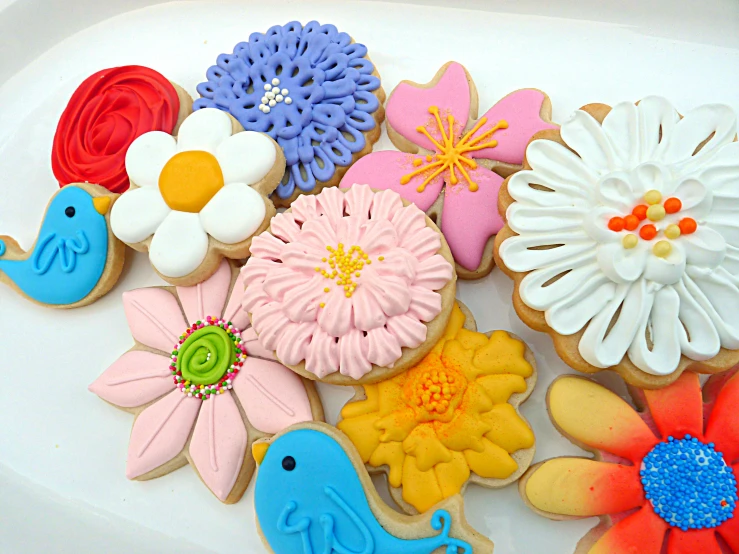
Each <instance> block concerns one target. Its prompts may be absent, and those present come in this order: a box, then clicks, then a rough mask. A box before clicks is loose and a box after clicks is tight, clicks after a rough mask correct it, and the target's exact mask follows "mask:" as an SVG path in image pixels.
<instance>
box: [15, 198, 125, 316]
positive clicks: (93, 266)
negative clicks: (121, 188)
mask: <svg viewBox="0 0 739 554" xmlns="http://www.w3.org/2000/svg"><path fill="white" fill-rule="evenodd" d="M110 204H111V197H109V196H98V195H97V193H94V194H93V193H91V192H88V191H87V190H85V189H83V188H81V187H78V186H74V185H72V186H69V187H65V188H64V189H62V190H60V191H59V192H57V193H56V194H55V195H54V197H53V198H52V199H51V202H50V203H49V206H48V207H47V209H46V214H45V215H44V220H43V223H42V224H41V229H40V231H39V234H38V238H37V239H36V242H35V244H34V246H33V248H32V250H31V252H30V253H28V254H27V256H25V258H24V259H20V257H21V256H23V255H24V254H25V253H23V252H22V251H21V250H20V248H18V246H17V243H16V242H15V241H14V240H13V239H9V237H4V238H5V239H6V240H8V241H9V243H8V244H6V243H5V241H3V240H2V238H0V275H2V277H4V278H5V279H6V280H8V281H10V282H12V283H13V284H14V285H15V286H17V287H18V288H19V289H20V291H21V292H22V293H23V294H24V295H26V296H28V297H29V298H31V299H32V300H35V301H36V302H40V303H42V304H49V305H53V306H66V305H70V304H75V303H77V302H80V301H82V300H83V299H84V298H86V297H87V296H88V295H89V294H90V293H91V292H92V291H93V289H94V288H95V287H96V286H97V284H98V282H99V281H100V278H101V277H102V275H103V273H104V272H105V269H106V266H107V260H108V248H109V236H108V223H107V221H106V219H105V214H106V213H107V212H108V209H109V208H110ZM10 254H12V255H13V257H11V258H5V259H4V258H2V256H3V255H10Z"/></svg>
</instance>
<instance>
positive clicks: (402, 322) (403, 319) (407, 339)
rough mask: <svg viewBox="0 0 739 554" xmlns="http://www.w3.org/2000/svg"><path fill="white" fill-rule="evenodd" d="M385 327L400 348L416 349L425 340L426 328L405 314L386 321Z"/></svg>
mask: <svg viewBox="0 0 739 554" xmlns="http://www.w3.org/2000/svg"><path fill="white" fill-rule="evenodd" d="M386 327H387V330H388V331H390V333H391V334H392V335H394V336H395V337H396V338H397V339H398V344H400V346H405V347H407V348H416V347H418V346H420V345H421V343H423V341H425V340H426V331H427V329H426V326H425V325H424V324H423V323H421V322H420V321H418V320H417V319H414V318H412V317H409V316H407V315H405V314H403V315H398V316H395V317H391V318H390V319H388V320H387V325H386Z"/></svg>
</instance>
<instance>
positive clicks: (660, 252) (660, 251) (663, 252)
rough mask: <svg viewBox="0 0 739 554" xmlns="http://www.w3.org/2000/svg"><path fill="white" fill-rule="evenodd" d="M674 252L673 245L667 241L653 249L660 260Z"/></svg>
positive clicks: (659, 243) (662, 241)
mask: <svg viewBox="0 0 739 554" xmlns="http://www.w3.org/2000/svg"><path fill="white" fill-rule="evenodd" d="M670 252H672V245H671V244H670V243H669V242H667V241H666V240H661V241H659V242H658V243H657V244H655V245H654V248H652V253H653V254H654V255H655V256H657V257H658V258H666V257H667V256H669V255H670Z"/></svg>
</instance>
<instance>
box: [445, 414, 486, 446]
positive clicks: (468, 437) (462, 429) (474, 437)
mask: <svg viewBox="0 0 739 554" xmlns="http://www.w3.org/2000/svg"><path fill="white" fill-rule="evenodd" d="M489 430H490V425H488V424H487V423H485V422H484V421H482V419H480V418H479V417H475V416H472V415H470V414H467V413H465V412H459V413H458V414H457V415H456V416H455V417H454V419H452V421H450V422H449V423H441V422H437V423H436V436H437V437H439V440H440V441H441V442H442V443H443V444H444V446H446V447H447V448H449V449H450V450H455V451H457V452H461V451H462V450H468V449H471V450H476V451H478V452H482V450H483V444H482V436H483V435H484V434H485V433H487V432H488V431H489Z"/></svg>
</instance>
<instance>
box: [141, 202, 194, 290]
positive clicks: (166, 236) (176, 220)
mask: <svg viewBox="0 0 739 554" xmlns="http://www.w3.org/2000/svg"><path fill="white" fill-rule="evenodd" d="M207 253H208V235H207V234H206V233H205V231H204V230H203V227H202V225H201V224H200V218H199V217H198V214H192V213H186V212H177V211H172V212H170V214H169V215H168V216H167V217H166V218H165V219H164V221H163V222H162V224H161V225H160V226H159V228H158V229H157V230H156V232H155V233H154V238H153V239H151V245H150V246H149V260H151V264H152V265H153V266H154V268H155V269H156V270H157V271H158V272H159V273H161V274H162V275H165V276H167V277H184V276H185V275H188V274H190V273H192V272H193V271H195V270H196V269H197V268H198V266H199V265H200V264H201V263H202V262H203V260H204V259H205V256H206V254H207Z"/></svg>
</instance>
